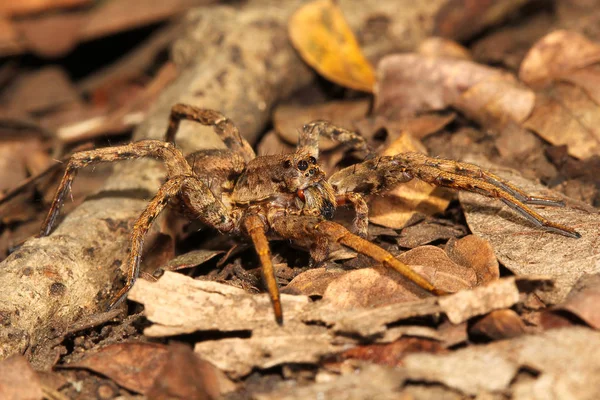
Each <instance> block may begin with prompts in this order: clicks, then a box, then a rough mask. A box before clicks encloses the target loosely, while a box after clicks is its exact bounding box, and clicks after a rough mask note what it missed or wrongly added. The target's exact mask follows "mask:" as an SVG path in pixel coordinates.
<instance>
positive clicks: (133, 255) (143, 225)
mask: <svg viewBox="0 0 600 400" xmlns="http://www.w3.org/2000/svg"><path fill="white" fill-rule="evenodd" d="M187 179H190V178H188V177H185V176H178V177H175V178H173V179H169V180H168V181H166V182H165V183H163V185H162V186H161V187H160V189H159V190H158V193H157V194H156V196H154V198H153V199H152V201H150V203H149V204H148V206H147V207H146V209H145V210H144V212H142V214H141V215H140V216H139V217H138V219H137V221H136V222H135V225H134V227H133V230H132V231H131V238H130V242H131V247H130V249H129V256H128V257H127V263H126V267H125V268H126V271H127V281H126V283H125V286H123V287H122V288H121V290H119V292H118V293H117V294H116V295H115V296H114V297H113V298H112V300H111V301H110V303H109V306H108V310H111V309H112V308H114V307H115V306H117V305H118V304H119V303H121V302H122V301H123V300H124V299H125V296H126V295H127V293H128V292H129V290H130V289H131V288H132V287H133V284H134V283H135V281H136V279H137V277H138V276H139V273H140V261H141V259H142V248H143V245H144V239H145V238H146V234H147V233H148V231H149V230H150V227H151V226H152V223H153V222H154V220H155V219H156V217H158V215H159V214H160V213H161V211H163V210H164V208H165V207H166V205H167V204H168V203H169V200H171V199H172V198H173V197H175V196H176V195H177V194H178V193H179V191H180V190H181V188H182V186H183V185H184V184H185V181H186V180H187Z"/></svg>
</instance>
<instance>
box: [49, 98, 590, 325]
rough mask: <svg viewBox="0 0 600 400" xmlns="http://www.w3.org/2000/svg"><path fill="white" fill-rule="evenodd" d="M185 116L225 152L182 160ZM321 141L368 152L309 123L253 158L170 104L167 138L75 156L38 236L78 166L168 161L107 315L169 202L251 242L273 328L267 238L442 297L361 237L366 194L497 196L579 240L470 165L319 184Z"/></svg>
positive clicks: (415, 166)
mask: <svg viewBox="0 0 600 400" xmlns="http://www.w3.org/2000/svg"><path fill="white" fill-rule="evenodd" d="M182 119H183V120H192V121H196V122H198V123H200V124H202V125H209V126H212V127H213V128H214V130H215V132H216V133H217V134H218V135H219V136H220V138H221V139H222V140H223V142H224V143H225V145H226V146H227V149H223V150H221V149H211V150H200V151H198V152H195V153H193V154H191V155H189V156H188V157H187V158H186V157H184V155H183V154H182V152H181V151H180V150H179V149H178V148H177V147H176V146H175V144H174V140H175V134H176V132H177V130H178V127H179V123H180V121H181V120H182ZM320 135H324V136H326V137H329V138H331V139H334V140H337V141H339V142H341V143H345V144H347V145H351V146H352V147H354V148H355V149H358V150H363V151H368V146H367V144H366V142H365V140H364V139H363V138H362V136H360V135H359V134H357V133H354V132H351V131H348V130H345V129H342V128H339V127H336V126H333V125H332V124H330V123H328V122H324V121H314V122H311V123H309V124H307V125H305V126H304V127H303V129H302V131H301V133H300V138H299V142H298V147H297V149H296V151H295V152H294V153H291V154H283V155H269V156H260V157H256V155H255V154H254V151H253V150H252V148H251V147H250V145H249V144H248V142H247V141H246V140H245V139H244V138H243V137H242V136H241V135H240V133H239V131H238V129H237V128H236V127H235V125H234V124H233V123H232V122H231V121H230V120H229V119H227V118H226V117H225V116H223V115H222V114H220V113H218V112H216V111H213V110H208V109H200V108H196V107H192V106H189V105H185V104H177V105H175V106H174V107H173V108H172V110H171V115H170V120H169V127H168V129H167V132H166V136H165V141H160V140H142V141H139V142H134V143H130V144H127V145H123V146H116V147H108V148H101V149H97V150H91V151H82V152H78V153H75V154H74V155H73V156H72V157H71V159H70V161H69V163H68V165H67V168H66V171H65V174H64V176H63V178H62V180H61V182H60V186H59V188H58V190H57V192H56V195H55V196H54V199H53V201H52V205H51V207H50V210H49V213H48V216H47V217H46V220H45V221H44V223H43V225H42V228H41V232H40V235H41V236H45V235H48V234H49V233H50V230H51V229H52V225H53V224H54V222H55V220H56V217H57V215H58V211H59V208H60V207H61V205H62V202H63V199H64V197H65V195H66V193H67V192H68V191H69V189H70V187H71V184H72V182H73V179H74V178H75V175H76V173H77V170H78V169H80V168H82V167H85V166H88V165H90V164H95V163H99V162H109V161H119V160H129V159H134V158H141V157H153V158H156V159H159V160H161V161H162V162H163V163H164V164H165V167H166V169H167V179H166V181H165V183H163V185H162V186H161V187H160V189H159V190H158V193H157V194H156V196H155V197H154V198H153V199H152V200H151V201H150V203H149V204H148V206H147V207H146V209H145V210H144V211H143V212H142V214H141V215H140V216H139V218H138V219H137V221H136V223H135V226H134V228H133V231H132V233H131V239H130V240H131V248H130V252H129V255H128V259H127V262H126V271H127V281H126V284H125V286H124V287H123V288H122V289H121V290H119V292H118V293H117V294H116V295H115V296H114V297H113V298H112V300H111V301H110V303H109V308H112V307H114V306H115V305H117V304H118V303H120V302H121V301H122V300H123V299H124V298H125V296H126V294H127V292H128V291H129V289H131V287H132V286H133V284H134V282H135V280H136V278H137V277H138V274H139V266H140V260H141V254H142V245H143V242H144V237H145V236H146V234H147V233H148V230H149V228H150V226H151V225H152V222H153V221H154V219H155V218H156V217H157V216H158V214H159V213H160V212H161V211H163V209H164V208H165V207H166V206H167V204H169V203H175V204H176V205H177V206H178V208H179V209H182V210H184V211H185V212H186V213H187V215H188V216H189V217H191V218H197V219H199V220H201V221H202V222H203V223H205V224H206V225H209V226H212V227H213V228H215V229H217V230H218V231H220V232H223V233H232V234H236V235H246V236H248V237H249V238H250V240H251V241H252V242H253V244H254V247H255V248H256V252H257V253H258V257H259V259H260V263H261V265H262V272H263V276H264V280H265V283H266V287H267V290H268V292H269V296H270V298H271V301H272V305H273V309H274V312H275V318H276V321H277V322H278V323H279V324H282V323H283V313H282V309H281V301H280V296H279V290H278V287H277V283H276V280H275V275H274V271H273V264H272V261H271V253H270V250H269V243H268V239H267V234H269V235H270V236H274V237H278V238H283V239H291V240H293V241H295V242H297V243H299V244H300V245H303V246H306V247H307V248H309V249H310V255H311V257H312V259H313V260H314V261H315V262H316V263H319V262H323V261H324V260H325V259H326V258H327V257H328V252H329V248H330V245H331V244H333V243H339V244H341V245H343V246H346V247H349V248H351V249H354V250H355V251H357V252H358V253H361V254H364V255H366V256H368V257H371V258H372V259H374V260H376V261H378V262H380V263H382V264H385V265H386V266H388V267H391V268H393V269H395V270H396V271H398V272H399V273H400V274H402V275H404V276H405V277H406V278H408V279H409V280H411V281H413V282H414V283H416V284H417V285H418V286H420V287H421V288H423V289H425V290H427V291H429V292H432V293H434V294H438V295H441V294H444V292H443V291H442V290H439V289H437V288H435V287H434V286H433V285H432V284H431V283H430V282H429V281H427V280H426V279H425V278H423V277H422V276H420V275H419V274H417V273H416V272H414V271H413V270H412V269H411V268H410V267H409V266H408V265H406V264H404V263H402V262H400V261H398V260H397V259H396V258H395V257H394V256H393V255H391V254H390V253H389V252H387V251H385V250H384V249H382V248H381V247H379V246H377V245H375V244H373V243H371V242H369V241H367V240H366V239H365V238H366V234H367V225H368V217H367V214H368V208H367V204H366V202H365V200H364V197H365V196H367V195H370V194H374V193H378V192H381V191H383V190H387V189H390V188H391V187H393V186H395V185H397V184H399V183H403V182H407V181H409V180H411V179H413V178H418V179H420V180H423V181H425V182H428V183H430V184H433V185H437V186H446V187H450V188H454V189H459V190H467V191H472V192H477V193H480V194H482V195H484V196H488V197H494V198H498V199H500V200H501V201H503V202H504V203H506V204H508V205H509V206H510V207H512V208H513V209H515V210H516V211H518V212H519V213H521V214H522V215H523V216H525V217H526V218H527V219H529V220H530V221H531V222H533V223H534V224H535V225H537V226H539V227H542V228H544V229H546V230H549V231H553V232H555V233H559V234H562V235H566V236H569V237H575V238H577V237H579V234H578V233H577V232H576V231H574V230H573V229H571V228H569V227H566V226H562V225H560V224H557V223H554V222H551V221H549V220H547V219H545V218H544V217H542V216H541V215H540V214H538V213H537V212H535V211H534V210H532V209H531V208H529V206H528V205H527V204H542V205H550V206H562V205H563V204H562V203H561V202H560V201H557V200H555V199H550V198H544V197H532V196H528V195H527V194H526V193H524V192H523V191H521V190H520V189H518V188H516V187H514V186H513V185H511V184H510V183H508V182H506V181H504V180H502V179H501V178H499V177H498V176H496V175H493V174H492V173H490V172H487V171H485V170H482V169H480V168H479V167H477V166H476V165H473V164H467V163H462V162H456V161H451V160H443V159H438V158H431V157H427V156H425V155H423V154H419V153H401V154H397V155H395V156H383V157H374V158H371V159H368V160H367V161H363V162H361V163H358V164H355V165H353V166H350V167H347V168H344V169H342V170H340V171H338V172H336V173H334V174H333V175H332V176H331V177H330V178H329V179H326V177H325V173H324V172H323V170H322V169H321V168H320V166H319V164H318V161H317V159H318V155H319V148H318V139H319V136H320ZM341 205H350V206H352V207H353V209H354V212H355V219H354V221H353V227H352V231H353V232H350V231H349V230H347V229H346V228H344V227H343V226H342V225H340V224H338V223H336V222H333V221H331V219H332V218H333V214H334V211H335V209H336V207H338V206H341Z"/></svg>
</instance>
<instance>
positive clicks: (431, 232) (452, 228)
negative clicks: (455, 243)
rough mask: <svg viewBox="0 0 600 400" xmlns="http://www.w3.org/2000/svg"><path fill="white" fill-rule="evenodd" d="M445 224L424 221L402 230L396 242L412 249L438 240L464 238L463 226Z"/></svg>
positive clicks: (442, 222)
mask: <svg viewBox="0 0 600 400" xmlns="http://www.w3.org/2000/svg"><path fill="white" fill-rule="evenodd" d="M444 222H445V221H423V222H420V223H418V224H417V225H412V226H407V227H406V228H404V229H402V232H401V233H400V236H399V237H398V238H397V239H396V242H397V243H398V245H400V246H402V247H406V248H409V249H412V248H415V247H418V246H422V245H424V244H429V243H431V242H435V241H437V240H447V239H450V238H456V237H458V236H463V235H464V234H465V233H466V231H465V229H463V228H462V227H461V226H458V225H451V224H446V223H444ZM462 265H466V264H462Z"/></svg>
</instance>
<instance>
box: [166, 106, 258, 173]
mask: <svg viewBox="0 0 600 400" xmlns="http://www.w3.org/2000/svg"><path fill="white" fill-rule="evenodd" d="M182 119H184V120H190V121H195V122H198V123H200V124H202V125H206V126H212V127H213V129H214V131H215V133H216V134H217V135H219V137H220V138H221V140H223V143H225V145H226V146H227V147H228V148H229V149H231V150H232V151H234V152H236V153H238V154H240V155H241V156H242V157H243V158H244V160H245V161H246V162H248V161H250V160H252V159H253V158H255V157H256V154H255V153H254V150H252V146H250V144H249V143H248V141H246V139H244V138H243V137H242V135H241V134H240V131H239V130H238V128H237V127H236V126H235V124H234V123H233V122H231V120H230V119H229V118H227V117H226V116H224V115H223V114H221V113H220V112H218V111H214V110H209V109H204V108H198V107H194V106H190V105H188V104H182V103H179V104H175V105H174V106H173V108H171V115H170V117H169V127H168V128H167V132H166V134H165V141H166V142H171V143H174V142H175V135H176V134H177V131H178V130H179V123H180V121H181V120H182Z"/></svg>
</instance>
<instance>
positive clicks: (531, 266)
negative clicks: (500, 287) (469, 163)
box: [459, 160, 600, 304]
mask: <svg viewBox="0 0 600 400" xmlns="http://www.w3.org/2000/svg"><path fill="white" fill-rule="evenodd" d="M477 162H478V164H479V165H483V162H482V160H477ZM484 167H486V166H485V165H484ZM487 167H489V164H488V166H487ZM491 170H492V171H493V172H494V173H495V174H497V175H498V176H500V177H501V178H503V179H505V180H507V181H509V182H511V183H513V184H515V185H516V186H518V187H520V188H521V189H523V190H524V191H525V192H527V193H530V194H532V195H541V196H550V197H557V198H563V197H562V196H561V195H560V194H558V193H555V192H552V191H550V190H548V189H547V188H545V187H543V186H541V185H539V184H536V183H533V182H531V181H529V180H527V179H524V178H523V177H521V176H520V175H518V174H517V173H516V172H514V171H511V170H507V169H503V170H500V169H498V168H491ZM459 198H460V202H461V204H462V206H463V208H464V210H465V215H466V218H467V223H468V225H469V228H470V229H471V231H472V232H473V233H475V234H476V235H477V236H481V237H482V238H484V239H486V240H488V241H489V242H490V243H491V245H492V247H493V249H494V252H495V253H496V257H498V260H499V261H500V262H501V263H502V264H503V265H504V266H506V267H507V268H508V269H509V270H511V271H512V272H513V273H514V274H516V275H517V276H519V275H531V274H537V275H543V276H548V277H551V278H552V279H553V280H554V284H555V288H554V290H552V291H549V292H543V293H539V295H540V296H541V298H542V299H543V300H544V301H545V302H549V303H553V304H556V303H559V302H561V301H562V300H563V299H564V298H565V296H566V295H567V293H568V292H569V290H570V288H571V287H572V286H573V285H574V284H575V282H576V281H577V280H578V279H579V277H581V276H582V275H583V274H594V273H600V249H599V247H598V245H597V238H598V226H600V216H599V215H598V213H597V212H596V211H595V210H593V209H591V208H590V207H589V206H587V205H585V204H583V203H578V202H575V201H571V200H569V199H568V198H567V199H565V200H566V201H567V207H564V208H560V207H539V206H534V208H535V209H536V210H537V211H539V213H540V214H542V215H543V216H544V217H546V218H548V219H550V220H552V221H554V222H557V223H560V224H563V225H567V226H570V227H573V228H575V229H577V231H578V232H579V233H580V234H581V238H580V239H573V238H569V237H565V236H562V235H559V234H556V233H551V232H546V231H544V230H543V229H540V228H538V227H536V226H535V225H533V224H532V223H531V222H529V220H527V219H525V218H524V217H523V216H521V215H520V214H517V213H515V212H514V211H513V210H511V209H510V208H508V207H507V206H504V205H502V203H501V202H499V201H498V200H495V199H490V198H487V197H483V196H480V195H477V194H474V193H468V192H461V193H460V196H459Z"/></svg>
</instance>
